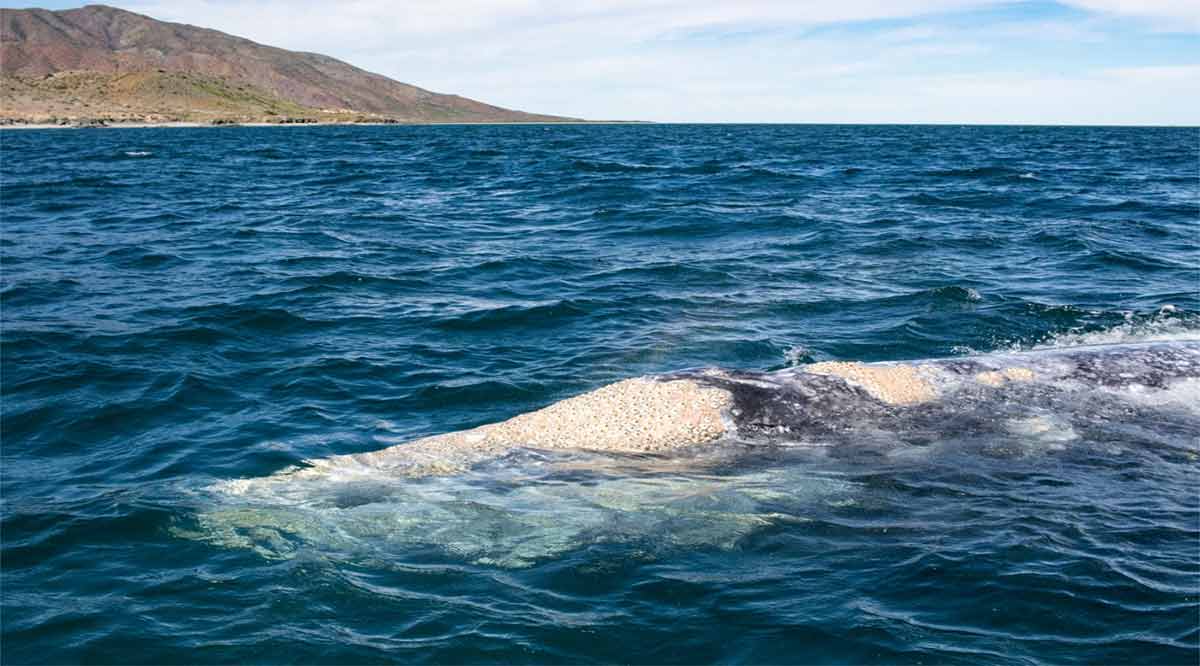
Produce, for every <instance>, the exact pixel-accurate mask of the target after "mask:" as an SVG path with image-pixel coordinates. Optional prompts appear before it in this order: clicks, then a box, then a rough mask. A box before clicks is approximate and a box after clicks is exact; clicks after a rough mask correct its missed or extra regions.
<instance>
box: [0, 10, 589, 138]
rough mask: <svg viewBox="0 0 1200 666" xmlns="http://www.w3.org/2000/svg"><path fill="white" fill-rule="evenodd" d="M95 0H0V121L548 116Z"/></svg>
mask: <svg viewBox="0 0 1200 666" xmlns="http://www.w3.org/2000/svg"><path fill="white" fill-rule="evenodd" d="M547 122H582V121H580V120H579V119H576V118H566V117H562V116H551V115H543V114H536V113H526V112H524V111H515V110H512V109H505V108H501V107H498V106H492V105H490V104H485V103H483V102H478V101H475V100H473V99H468V98H466V97H461V96H458V95H447V94H440V93H435V92H430V91H428V90H424V89H422V88H418V87H416V86H412V85H409V84H407V83H401V82H399V81H395V80H393V79H390V78H388V77H386V76H382V75H379V74H373V73H371V72H368V71H365V70H362V69H359V68H357V67H354V66H353V65H350V64H348V63H345V62H342V61H340V60H337V59H335V58H331V57H329V56H324V55H320V54H316V53H302V52H297V51H287V50H284V49H280V48H275V47H271V46H264V45H262V44H258V43H255V42H252V41H250V40H248V39H243V38H241V37H235V36H233V35H227V34H225V33H223V32H218V31H216V30H209V29H206V28H198V27H195V26H190V25H184V24H181V23H167V22H164V21H158V20H155V19H153V18H150V17H148V16H143V15H141V14H135V13H133V12H128V11H125V10H122V9H117V8H114V7H107V6H104V5H89V6H86V7H81V8H79V9H67V10H62V11H49V10H45V9H0V125H8V126H14V125H74V126H102V125H108V124H150V125H159V124H164V125H168V124H202V125H226V124H309V123H547Z"/></svg>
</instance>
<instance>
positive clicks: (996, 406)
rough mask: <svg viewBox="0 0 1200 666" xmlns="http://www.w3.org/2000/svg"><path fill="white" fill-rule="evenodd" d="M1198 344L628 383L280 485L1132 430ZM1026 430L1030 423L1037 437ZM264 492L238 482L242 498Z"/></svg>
mask: <svg viewBox="0 0 1200 666" xmlns="http://www.w3.org/2000/svg"><path fill="white" fill-rule="evenodd" d="M1197 382H1200V339H1195V340H1170V341H1156V342H1144V343H1124V344H1107V345H1106V344H1100V345H1086V346H1079V347H1073V348H1065V349H1046V350H1035V351H1022V352H1003V353H993V354H986V355H977V356H969V357H954V358H945V359H933V360H919V361H889V362H877V363H861V362H842V361H831V362H822V363H813V364H809V365H805V366H799V367H792V368H786V369H783V370H776V371H771V372H756V371H750V370H727V369H721V368H695V369H687V370H680V371H675V372H671V373H665V374H660V375H652V376H645V377H637V378H631V379H627V380H623V381H620V382H616V383H614V384H610V385H607V386H604V387H601V388H599V389H596V390H594V391H591V392H589V393H585V394H583V395H580V396H576V397H573V398H569V399H567V400H564V401H561V402H558V403H555V404H553V405H550V406H548V407H545V408H543V409H540V410H537V411H534V412H529V413H526V414H521V415H518V416H515V417H513V418H511V419H508V420H506V421H503V422H500V423H494V424H488V425H484V426H480V427H477V428H472V429H470V430H463V431H457V432H451V433H446V434H441V435H435V436H431V437H425V438H422V439H417V440H415V441H411V442H406V443H403V444H398V445H395V446H392V447H389V448H386V449H383V450H378V451H371V452H365V453H356V454H350V455H343V456H333V457H330V458H322V459H314V460H307V461H305V462H304V464H303V465H302V466H301V467H299V468H296V469H289V470H287V471H285V472H284V475H291V477H292V478H303V477H313V476H320V475H322V474H327V473H330V472H331V471H338V472H341V473H343V474H346V473H352V472H353V471H354V470H356V469H358V470H371V471H380V470H382V471H387V472H390V473H393V474H396V475H397V476H425V475H438V474H453V473H458V472H462V471H464V470H466V469H468V468H469V467H471V466H472V465H475V464H479V463H481V462H484V461H486V460H490V459H494V458H496V457H499V456H502V455H504V454H506V453H508V452H510V451H512V450H513V449H515V448H526V449H538V450H584V451H605V452H618V453H630V454H659V455H662V454H675V455H684V454H686V453H687V452H689V451H697V450H702V449H704V448H706V447H711V446H713V445H714V444H718V443H720V442H737V443H740V444H746V443H757V444H773V443H774V444H792V445H795V444H807V445H814V446H816V445H821V446H836V445H838V444H847V443H851V442H852V441H853V440H854V439H855V438H860V437H862V436H863V435H864V434H865V433H872V432H874V433H879V432H883V433H888V434H889V435H890V436H891V437H892V438H893V439H895V440H897V441H899V442H903V441H911V440H914V439H916V440H919V439H921V438H931V437H937V436H941V437H945V436H949V435H953V436H964V435H969V434H976V435H982V434H984V433H987V432H990V431H996V430H1006V429H1007V430H1011V429H1012V428H1013V427H1020V426H1014V425H1013V424H1014V423H1025V424H1026V425H1027V426H1028V427H1033V428H1036V427H1038V426H1037V425H1036V424H1037V420H1038V419H1039V418H1040V419H1042V420H1043V421H1047V422H1048V421H1049V420H1051V419H1052V420H1054V421H1056V422H1058V423H1061V424H1062V427H1064V428H1065V427H1071V428H1084V427H1088V425H1089V424H1091V425H1095V424H1096V423H1097V422H1098V421H1100V420H1105V419H1107V420H1112V419H1122V418H1124V419H1133V418H1135V414H1134V413H1133V412H1132V411H1130V410H1133V409H1135V408H1136V407H1137V405H1138V404H1139V403H1138V401H1139V400H1141V403H1146V402H1147V401H1148V400H1152V399H1153V397H1154V396H1155V394H1158V393H1161V394H1163V396H1161V397H1165V398H1167V399H1169V398H1170V397H1171V396H1176V397H1178V398H1179V400H1180V401H1181V402H1183V403H1185V404H1186V402H1187V401H1190V400H1191V399H1193V398H1196V397H1197V395H1198V394H1197V393H1196V385H1197ZM1030 424H1032V425H1030ZM256 482H257V481H255V480H248V481H244V482H240V483H238V482H235V483H233V484H231V485H229V487H228V489H229V490H231V491H233V492H237V491H238V489H239V488H249V487H251V486H252V485H253V484H254V483H256Z"/></svg>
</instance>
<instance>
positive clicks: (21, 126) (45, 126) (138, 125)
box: [0, 120, 654, 131]
mask: <svg viewBox="0 0 1200 666" xmlns="http://www.w3.org/2000/svg"><path fill="white" fill-rule="evenodd" d="M653 124H654V122H653V121H650V120H569V121H528V122H415V121H414V122H403V121H402V122H365V123H358V122H337V121H335V122H312V123H199V122H187V121H171V122H162V123H146V122H130V123H104V124H87V123H77V124H61V123H12V124H8V125H0V131H3V130H50V129H71V130H77V129H147V128H177V129H178V128H184V129H194V128H200V127H212V128H221V127H328V126H339V127H371V126H382V125H387V126H393V127H394V126H407V127H426V126H432V125H653Z"/></svg>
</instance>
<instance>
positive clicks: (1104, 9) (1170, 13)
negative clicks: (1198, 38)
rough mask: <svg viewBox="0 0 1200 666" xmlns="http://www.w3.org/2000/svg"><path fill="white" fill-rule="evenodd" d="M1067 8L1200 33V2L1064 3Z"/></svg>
mask: <svg viewBox="0 0 1200 666" xmlns="http://www.w3.org/2000/svg"><path fill="white" fill-rule="evenodd" d="M1062 2H1063V4H1066V5H1072V6H1074V7H1079V8H1080V9H1086V10H1088V11H1092V12H1097V13H1100V14H1111V15H1115V16H1121V17H1129V18H1134V19H1140V20H1143V21H1146V22H1147V23H1148V24H1149V25H1151V26H1153V27H1155V28H1157V29H1160V30H1164V31H1170V32H1200V2H1197V0H1062Z"/></svg>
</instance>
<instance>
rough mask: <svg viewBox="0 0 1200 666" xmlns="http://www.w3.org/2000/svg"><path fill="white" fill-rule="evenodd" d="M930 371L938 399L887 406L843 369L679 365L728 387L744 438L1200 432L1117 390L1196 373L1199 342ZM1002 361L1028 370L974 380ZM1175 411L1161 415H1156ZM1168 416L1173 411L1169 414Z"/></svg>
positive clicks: (1186, 416)
mask: <svg viewBox="0 0 1200 666" xmlns="http://www.w3.org/2000/svg"><path fill="white" fill-rule="evenodd" d="M911 365H913V366H919V367H920V368H921V369H922V371H923V372H925V373H926V374H927V375H929V376H931V377H933V378H934V379H933V380H932V381H933V383H934V384H935V385H936V386H937V397H936V398H935V399H933V400H928V401H924V402H920V403H917V404H908V405H897V404H888V403H886V402H884V401H882V400H880V399H878V398H876V397H873V396H872V395H871V394H870V393H868V392H867V391H866V390H864V389H863V388H860V387H858V386H856V385H854V384H853V383H852V382H848V381H846V380H844V379H842V378H840V377H836V376H828V375H817V374H811V373H808V372H806V371H805V370H804V368H803V367H801V368H789V369H786V370H780V371H776V372H742V371H735V372H730V371H722V372H712V371H684V372H679V373H674V374H672V375H667V376H665V377H663V379H674V378H688V379H692V380H694V381H696V382H698V383H700V384H703V385H707V386H713V387H717V388H721V389H724V390H726V391H729V393H730V394H731V395H732V397H733V407H732V409H731V410H730V418H731V420H732V422H733V425H734V426H735V428H736V436H737V437H738V438H740V439H743V440H747V441H762V442H771V441H783V440H787V441H812V442H814V443H816V442H820V443H837V442H839V441H847V440H855V439H861V438H862V437H863V435H864V434H865V433H887V437H888V438H889V439H899V440H901V441H909V442H913V443H919V442H921V441H927V440H933V439H944V438H945V437H947V436H950V437H954V436H960V437H961V436H972V435H984V434H988V433H995V432H999V431H1003V430H1004V429H1005V428H1006V427H1008V426H1009V425H1010V424H1011V422H1012V420H1014V419H1021V418H1026V417H1029V416H1031V415H1053V417H1054V418H1056V419H1058V420H1060V421H1062V422H1063V423H1064V424H1067V425H1069V426H1071V427H1073V428H1075V429H1076V430H1080V431H1082V430H1085V429H1089V428H1092V427H1098V426H1103V425H1105V424H1108V425H1111V424H1113V423H1120V422H1137V423H1146V422H1147V421H1149V422H1151V423H1155V422H1156V421H1157V422H1158V423H1160V424H1161V425H1163V426H1164V427H1171V428H1174V432H1177V433H1178V432H1179V429H1180V428H1183V429H1185V430H1189V431H1191V432H1192V433H1194V435H1195V436H1196V437H1200V419H1197V418H1196V415H1195V407H1194V406H1193V407H1192V410H1183V411H1184V412H1185V413H1179V412H1180V410H1178V409H1175V410H1172V409H1170V408H1169V406H1168V407H1167V408H1165V410H1164V408H1163V407H1162V406H1158V405H1152V404H1151V405H1146V404H1140V403H1136V402H1130V400H1128V399H1127V398H1128V394H1123V393H1122V390H1134V391H1142V390H1144V392H1147V393H1151V394H1153V393H1155V392H1158V391H1161V390H1162V389H1167V388H1170V387H1172V386H1177V385H1178V383H1179V382H1182V381H1186V380H1189V379H1192V380H1195V379H1200V340H1197V341H1191V340H1189V341H1171V342H1148V343H1136V344H1117V345H1094V346H1084V347H1075V348H1067V349H1051V350H1045V351H1034V352H1021V353H1012V354H995V355H986V356H978V357H970V358H958V359H943V360H932V361H914V362H912V363H911ZM1006 368H1009V369H1011V368H1020V369H1022V371H1025V370H1028V371H1030V372H1031V376H1032V378H1031V379H1029V380H1020V381H1003V382H1001V383H1000V384H999V385H993V384H989V383H986V382H983V381H980V380H979V376H980V375H981V373H989V372H991V373H995V372H997V371H1003V370H1004V369H1006ZM1164 411H1165V412H1167V413H1168V414H1169V415H1171V418H1174V419H1175V421H1174V422H1171V423H1164V422H1163V419H1164V416H1163V413H1164ZM1167 420H1170V419H1167Z"/></svg>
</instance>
